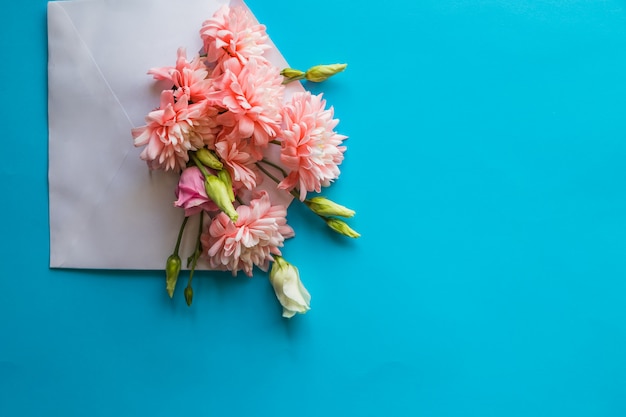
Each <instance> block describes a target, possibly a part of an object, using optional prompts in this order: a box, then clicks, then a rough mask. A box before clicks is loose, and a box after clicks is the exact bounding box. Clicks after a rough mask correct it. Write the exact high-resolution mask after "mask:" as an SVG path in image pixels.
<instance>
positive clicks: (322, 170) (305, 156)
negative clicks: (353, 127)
mask: <svg viewBox="0 0 626 417" xmlns="http://www.w3.org/2000/svg"><path fill="white" fill-rule="evenodd" d="M325 106H326V101H325V100H323V99H322V95H321V94H319V95H317V96H314V95H311V93H310V92H304V93H296V94H294V95H293V97H292V100H291V102H290V103H288V104H287V105H286V106H285V107H283V131H282V148H281V154H280V160H281V161H282V163H283V164H284V165H285V167H286V168H287V169H288V170H290V172H289V175H288V176H287V177H286V178H285V179H284V180H283V181H281V182H280V184H279V185H278V188H281V189H285V190H293V189H294V188H295V187H296V186H299V188H300V200H304V199H305V198H306V194H307V192H308V191H315V192H318V193H319V192H320V191H321V187H322V186H324V187H327V186H329V185H330V183H331V181H333V180H335V179H336V178H338V177H339V173H340V171H339V165H340V164H341V162H342V161H343V153H344V152H345V150H346V147H345V146H341V144H342V142H343V140H344V139H346V138H347V136H343V135H339V134H337V133H336V132H335V131H334V130H333V129H334V128H335V126H337V123H339V120H337V119H333V113H334V111H333V108H332V107H331V108H330V109H328V110H325V109H324V108H325Z"/></svg>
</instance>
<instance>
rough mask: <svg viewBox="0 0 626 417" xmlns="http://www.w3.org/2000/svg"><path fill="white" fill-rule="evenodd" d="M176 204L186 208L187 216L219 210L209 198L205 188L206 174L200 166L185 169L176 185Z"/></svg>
mask: <svg viewBox="0 0 626 417" xmlns="http://www.w3.org/2000/svg"><path fill="white" fill-rule="evenodd" d="M176 198H177V200H176V201H175V202H174V206H176V207H181V208H183V209H185V216H193V215H194V214H197V213H200V212H201V211H202V210H205V211H217V210H219V208H218V207H217V205H216V204H215V203H214V202H213V201H212V200H211V199H209V197H208V196H207V193H206V189H205V188H204V175H203V174H202V171H200V169H199V168H198V167H195V166H191V167H189V168H186V169H185V170H183V172H182V174H180V178H179V180H178V187H176Z"/></svg>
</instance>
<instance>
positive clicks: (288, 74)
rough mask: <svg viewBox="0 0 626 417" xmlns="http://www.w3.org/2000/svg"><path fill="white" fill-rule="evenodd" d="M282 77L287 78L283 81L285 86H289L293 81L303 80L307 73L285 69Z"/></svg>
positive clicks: (281, 73)
mask: <svg viewBox="0 0 626 417" xmlns="http://www.w3.org/2000/svg"><path fill="white" fill-rule="evenodd" d="M280 75H282V76H283V77H285V81H283V84H287V83H289V82H291V81H297V80H301V79H303V78H304V76H305V73H304V71H300V70H297V69H294V68H285V69H284V70H282V71H281V72H280Z"/></svg>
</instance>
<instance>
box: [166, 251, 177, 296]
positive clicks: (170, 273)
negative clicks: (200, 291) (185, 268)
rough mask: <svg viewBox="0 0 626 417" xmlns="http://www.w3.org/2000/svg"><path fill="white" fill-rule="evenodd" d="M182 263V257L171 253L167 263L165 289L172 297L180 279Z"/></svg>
mask: <svg viewBox="0 0 626 417" xmlns="http://www.w3.org/2000/svg"><path fill="white" fill-rule="evenodd" d="M180 264H181V262H180V257H179V256H178V255H177V254H172V255H170V256H169V258H167V262H166V263H165V289H166V290H167V293H168V294H169V296H170V298H172V297H173V296H174V288H176V281H178V274H179V273H180Z"/></svg>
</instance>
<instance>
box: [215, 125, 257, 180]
mask: <svg viewBox="0 0 626 417" xmlns="http://www.w3.org/2000/svg"><path fill="white" fill-rule="evenodd" d="M215 152H216V153H217V155H218V156H219V158H220V160H221V161H222V162H223V163H224V164H225V165H226V168H227V169H228V171H229V173H230V176H231V178H232V179H233V182H234V183H237V184H241V185H243V186H244V187H245V188H247V189H248V190H252V189H253V188H255V187H256V186H257V174H256V169H255V165H254V163H255V162H256V161H257V159H255V158H253V157H252V155H251V149H250V141H249V140H248V139H244V138H241V137H240V136H239V135H237V134H233V132H232V131H228V130H227V129H223V130H222V132H221V133H220V134H219V135H218V137H217V139H216V141H215Z"/></svg>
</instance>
